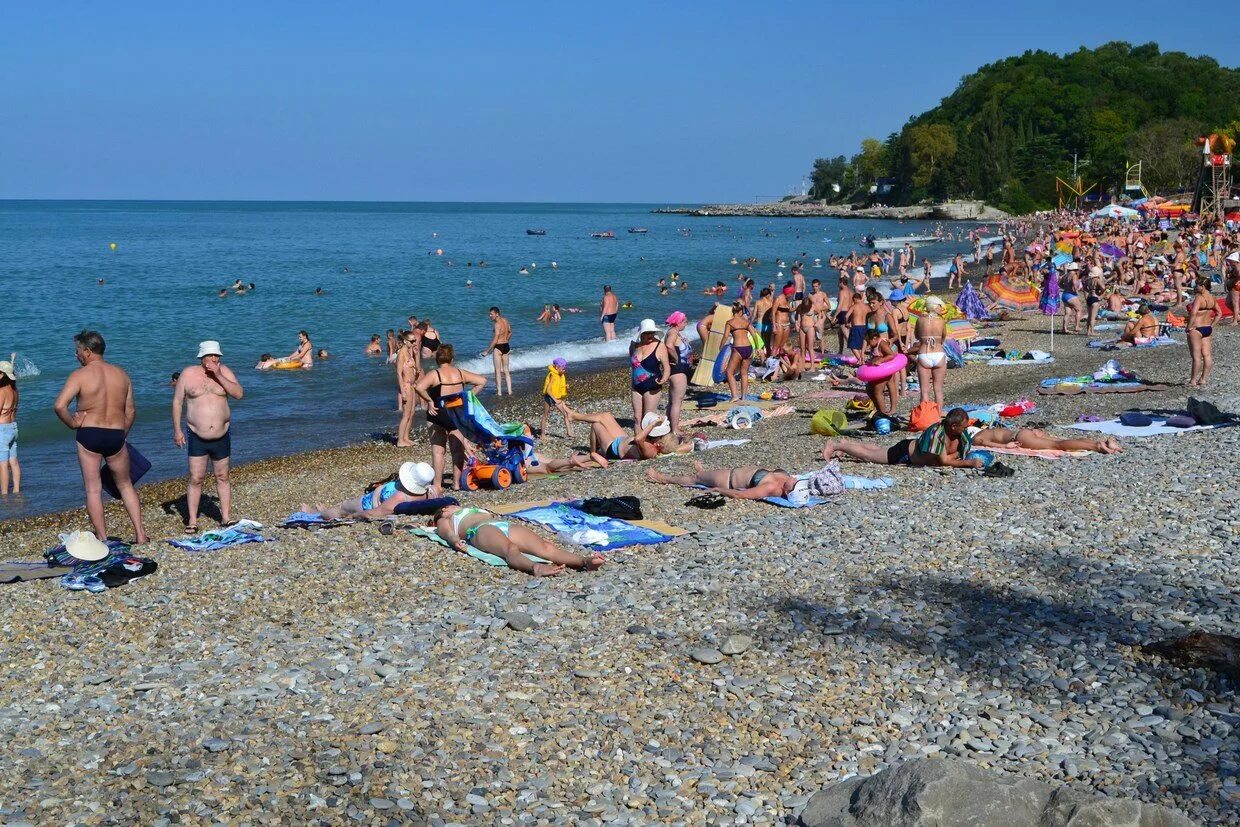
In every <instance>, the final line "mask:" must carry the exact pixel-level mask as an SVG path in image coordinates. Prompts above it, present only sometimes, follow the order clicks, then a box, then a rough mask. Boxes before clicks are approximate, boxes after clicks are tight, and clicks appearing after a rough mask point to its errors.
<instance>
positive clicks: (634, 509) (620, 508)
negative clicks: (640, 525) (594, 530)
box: [578, 496, 642, 520]
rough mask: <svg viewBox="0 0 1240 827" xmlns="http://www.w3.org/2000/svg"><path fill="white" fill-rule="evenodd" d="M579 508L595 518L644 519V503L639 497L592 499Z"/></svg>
mask: <svg viewBox="0 0 1240 827" xmlns="http://www.w3.org/2000/svg"><path fill="white" fill-rule="evenodd" d="M578 507H579V508H580V509H581V510H582V511H584V512H586V513H587V514H593V515H594V516H595V517H614V518H616V519H617V520H640V519H642V501H641V500H639V499H637V497H630V496H623V497H590V498H589V499H588V500H585V501H583V502H582V503H581V505H580V506H578Z"/></svg>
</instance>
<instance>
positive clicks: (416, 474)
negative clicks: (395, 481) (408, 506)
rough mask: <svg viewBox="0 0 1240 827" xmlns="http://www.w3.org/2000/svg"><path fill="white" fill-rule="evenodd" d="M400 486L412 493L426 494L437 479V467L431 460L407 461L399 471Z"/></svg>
mask: <svg viewBox="0 0 1240 827" xmlns="http://www.w3.org/2000/svg"><path fill="white" fill-rule="evenodd" d="M397 476H398V478H399V479H400V487H401V488H403V489H405V490H406V491H408V492H409V493H410V494H425V493H426V490H427V489H428V488H430V487H431V483H433V482H434V481H435V469H434V468H432V467H431V465H430V463H429V462H406V463H403V464H402V465H401V466H400V472H399V473H398V475H397Z"/></svg>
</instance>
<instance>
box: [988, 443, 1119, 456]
mask: <svg viewBox="0 0 1240 827" xmlns="http://www.w3.org/2000/svg"><path fill="white" fill-rule="evenodd" d="M986 450H987V451H992V452H994V453H996V454H1012V455H1013V456H1018V457H1037V458H1039V459H1068V458H1073V459H1083V458H1085V457H1094V456H1097V455H1098V454H1097V452H1096V451H1060V450H1058V449H1055V448H1021V447H1019V446H1017V447H1014V448H987V449H986Z"/></svg>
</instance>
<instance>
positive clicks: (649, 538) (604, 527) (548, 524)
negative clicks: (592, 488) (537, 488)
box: [510, 500, 672, 551]
mask: <svg viewBox="0 0 1240 827" xmlns="http://www.w3.org/2000/svg"><path fill="white" fill-rule="evenodd" d="M579 503H580V500H578V501H577V502H575V503H551V504H550V505H541V506H536V507H534V508H527V509H525V510H524V511H518V512H516V513H515V514H512V515H510V516H512V517H517V518H519V519H522V520H528V521H530V522H532V523H538V524H539V525H541V526H543V527H545V528H549V529H551V530H552V531H554V532H555V533H556V534H558V535H559V536H560V537H561V538H562V539H564V540H567V541H568V542H573V535H574V534H576V533H577V532H579V531H588V530H592V531H601V532H603V533H604V534H606V535H607V543H605V544H603V543H592V544H590V546H589V548H590V549H593V550H596V551H611V550H612V549H617V548H624V547H626V546H641V545H654V544H656V543H666V542H667V541H668V540H671V539H672V538H671V537H670V536H668V535H666V534H663V533H660V532H658V531H655V530H654V529H652V528H646V527H645V526H639V525H633V524H632V523H629V522H625V521H624V520H617V519H615V518H614V517H598V516H595V515H594V514H587V513H586V512H584V511H582V510H581V509H580V508H577V507H576V506H577V505H578V504H579Z"/></svg>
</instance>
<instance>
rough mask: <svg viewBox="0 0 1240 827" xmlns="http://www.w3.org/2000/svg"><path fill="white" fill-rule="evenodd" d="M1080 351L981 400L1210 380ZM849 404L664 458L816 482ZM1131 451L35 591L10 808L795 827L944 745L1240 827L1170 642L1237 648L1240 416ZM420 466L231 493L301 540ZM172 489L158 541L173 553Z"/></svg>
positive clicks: (1018, 335)
mask: <svg viewBox="0 0 1240 827" xmlns="http://www.w3.org/2000/svg"><path fill="white" fill-rule="evenodd" d="M1044 330H1045V321H1044V320H1043V319H1041V318H1040V317H1032V318H1030V319H1024V320H1018V321H1014V322H1011V323H1008V324H1006V325H1005V326H1004V327H1003V329H1002V330H1001V332H1000V335H1001V336H1002V337H1003V338H1004V341H1005V343H1009V344H1011V345H1013V346H1016V347H1031V346H1035V345H1042V346H1044V344H1045V342H1044V338H1045V334H1044V332H1043V331H1044ZM1216 335H1217V348H1218V351H1217V363H1216V378H1215V381H1214V387H1213V388H1211V389H1210V390H1209V391H1208V392H1206V393H1204V394H1202V395H1203V396H1206V397H1207V398H1210V399H1212V400H1214V401H1215V402H1216V403H1217V404H1219V406H1220V407H1222V408H1224V409H1225V410H1226V409H1231V410H1238V409H1240V372H1238V371H1237V369H1236V367H1235V365H1236V358H1237V345H1238V344H1240V337H1237V336H1236V334H1235V331H1233V330H1231V329H1230V328H1224V329H1222V330H1220V331H1219V333H1218V334H1216ZM1083 344H1084V338H1083V337H1059V336H1057V337H1056V354H1055V355H1056V359H1057V361H1056V364H1055V365H1053V366H1050V367H1048V368H1044V369H1035V368H1004V369H999V368H995V369H991V368H986V367H981V366H970V367H968V368H966V369H964V370H955V371H951V372H949V374H948V378H949V398H950V399H952V400H958V401H978V402H990V401H998V400H1000V399H1003V400H1005V401H1006V400H1010V399H1013V398H1015V397H1016V396H1019V395H1030V396H1031V398H1035V400H1036V401H1037V403H1038V405H1039V410H1038V411H1037V412H1036V413H1035V414H1033V415H1032V416H1030V417H1029V418H1030V419H1034V420H1044V421H1049V422H1056V423H1063V422H1069V421H1071V420H1072V419H1074V418H1075V417H1076V416H1077V415H1078V414H1080V413H1099V414H1106V413H1114V412H1116V411H1119V410H1123V409H1125V408H1127V407H1130V406H1144V407H1153V408H1173V407H1178V406H1181V405H1183V403H1184V400H1185V397H1186V395H1187V394H1186V391H1187V389H1186V388H1183V387H1177V388H1174V389H1173V390H1171V391H1166V392H1160V393H1151V394H1140V395H1137V396H1132V397H1126V398H1121V399H1116V398H1115V397H1086V396H1078V397H1045V398H1044V397H1033V389H1034V385H1035V384H1036V381H1037V379H1039V378H1041V377H1042V376H1045V375H1047V373H1050V372H1053V373H1061V374H1071V373H1080V372H1084V371H1085V370H1092V369H1095V368H1096V367H1097V366H1098V365H1099V364H1101V362H1102V361H1104V360H1105V358H1106V357H1107V356H1111V355H1115V354H1100V353H1098V352H1096V351H1086V350H1085V348H1084V346H1083ZM1118 358H1119V359H1120V360H1121V362H1122V363H1123V364H1124V365H1125V366H1126V367H1130V368H1132V369H1134V370H1137V371H1138V372H1139V373H1141V374H1142V375H1143V376H1145V377H1146V378H1148V379H1150V380H1153V381H1159V382H1177V381H1181V380H1182V378H1183V376H1184V374H1185V373H1186V371H1187V361H1188V354H1187V352H1186V351H1185V349H1184V348H1182V347H1181V348H1165V349H1160V350H1157V351H1150V352H1142V353H1120V354H1118ZM597 381H598V382H599V383H600V387H601V388H602V389H603V392H602V393H600V394H599V395H598V398H596V399H593V400H589V401H584V402H583V403H582V404H583V407H589V408H597V409H602V408H607V409H610V410H613V411H615V412H616V413H617V414H618V415H622V414H623V413H624V412H625V411H626V410H627V409H628V400H627V397H626V396H624V395H623V390H624V377H623V376H622V375H617V374H612V375H610V376H607V375H605V376H603V377H602V378H599V379H598V380H597ZM607 383H611V384H610V385H608V384H607ZM820 387H821V385H820V384H818V383H812V382H803V383H798V384H796V385H793V386H792V388H793V389H794V390H795V391H796V392H797V393H798V394H800V396H798V398H796V399H794V400H793V403H794V404H795V405H796V406H797V408H798V413H797V414H795V415H792V416H787V417H782V418H776V419H772V420H768V421H765V422H762V423H760V424H759V425H758V426H757V427H756V428H754V429H753V430H751V431H748V432H746V433H744V434H743V436H745V437H749V438H751V439H752V440H753V441H752V442H751V443H750V444H748V445H744V446H738V447H730V448H721V449H717V450H716V451H712V452H708V453H706V454H701V455H698V456H696V457H689V458H674V459H665V460H659V461H658V462H660V463H664V464H665V465H666V467H668V468H688V467H689V466H690V464H691V462H692V460H693V459H695V458H696V459H701V460H703V461H705V462H707V463H708V464H711V465H715V464H751V463H753V462H756V461H760V462H761V463H762V464H763V465H766V466H768V467H774V466H782V467H786V468H792V469H796V470H804V469H808V468H812V467H815V466H816V465H817V464H820V463H819V460H818V458H817V454H818V452H819V451H820V450H821V444H822V441H821V439H820V438H817V437H812V436H809V435H808V416H809V413H810V412H812V411H813V410H815V409H816V408H817V407H818V406H819V405H822V406H838V405H839V404H840V403H839V401H838V400H830V401H827V402H823V403H817V402H814V401H813V400H807V399H805V398H804V394H806V393H809V392H812V391H813V390H816V389H818V388H820ZM585 395H586V394H585V388H584V387H583V388H582V396H583V397H584V396H585ZM504 410H507V411H510V413H511V414H514V415H517V416H520V417H522V418H525V419H527V420H528V419H531V418H535V417H536V411H537V410H538V408H537V407H536V406H535V403H534V402H533V401H532V400H531V401H529V402H525V401H522V400H517V401H515V402H514V403H512V407H508V406H507V405H505V406H504ZM552 429H553V432H556V433H558V428H557V425H556V423H555V422H554V421H553V423H552ZM1061 433H1063V432H1061ZM863 438H867V439H882V438H879V437H872V436H867V437H863ZM547 443H548V445H547V450H548V451H549V452H550V453H552V454H556V455H558V454H561V453H563V451H564V450H565V442H564V440H563V439H561V438H558V437H554V438H551V439H549V440H547ZM884 444H885V443H884ZM1126 447H1127V449H1128V450H1127V451H1126V452H1125V453H1124V454H1122V455H1119V456H1115V457H1095V458H1090V459H1082V460H1064V461H1061V462H1048V461H1043V460H1035V459H1028V458H1023V457H1011V458H1010V459H1009V458H1005V460H1004V461H1005V462H1006V463H1009V464H1011V465H1012V466H1013V467H1014V468H1016V469H1017V474H1016V476H1014V477H1012V478H1009V479H1004V480H996V479H987V478H982V477H980V476H977V475H976V474H972V473H961V472H952V473H939V472H936V471H931V470H925V469H909V468H894V469H878V468H875V467H868V466H864V465H859V464H845V466H844V467H845V470H846V472H848V473H854V474H862V475H878V474H879V473H882V474H884V475H890V476H892V477H893V478H895V480H896V482H897V486H896V487H895V488H893V489H890V490H887V491H866V492H849V493H848V494H845V495H843V496H842V497H840V498H839V501H838V503H833V504H832V505H830V506H827V507H822V508H816V509H806V510H799V511H785V510H781V509H776V508H773V507H771V506H768V505H766V504H762V503H749V502H739V501H730V502H729V503H728V504H727V505H726V506H725V507H724V508H721V509H717V510H714V511H701V510H698V509H694V508H691V507H686V506H685V505H684V503H685V501H686V500H688V499H689V498H690V496H691V492H688V491H685V490H682V489H675V488H671V487H662V486H653V485H650V484H648V483H647V482H645V480H644V479H643V478H642V475H643V473H644V470H645V469H644V468H643V467H641V466H640V465H627V466H620V467H617V468H615V469H613V470H611V471H608V472H592V473H588V474H578V475H573V474H570V475H565V476H562V477H559V478H556V479H552V480H542V481H536V482H533V483H531V484H529V485H526V486H518V487H515V488H513V489H510V490H509V491H506V492H500V493H495V492H490V493H479V494H476V495H471V496H470V497H469V501H470V502H475V503H480V504H487V503H497V502H515V501H528V500H538V499H550V498H556V497H570V496H581V495H585V494H589V495H611V494H636V495H638V496H639V497H640V498H641V500H642V505H643V510H644V511H645V512H646V513H647V514H648V515H649V516H651V517H654V518H658V519H665V520H667V521H669V522H671V523H673V524H674V525H678V526H681V527H683V528H687V529H691V530H693V532H694V533H692V534H691V535H688V536H684V537H681V538H678V539H677V540H675V541H674V542H671V543H667V544H663V545H660V546H654V547H638V548H635V549H624V550H620V551H617V552H614V553H611V554H609V555H608V563H607V565H606V566H604V568H603V569H602V571H600V572H598V573H595V574H589V575H586V574H570V575H566V576H564V577H561V578H556V579H552V580H545V581H543V580H535V579H531V578H527V577H524V576H522V575H519V574H516V573H514V572H511V571H508V570H505V569H493V568H491V567H488V566H483V565H481V564H478V563H476V562H474V561H472V560H469V559H467V558H464V557H462V556H460V555H457V554H454V553H452V552H448V551H443V550H441V549H438V548H436V547H433V546H431V545H429V544H427V543H423V542H420V541H416V540H414V539H412V538H410V537H409V536H408V535H407V534H404V533H402V532H397V533H396V534H395V535H393V536H391V537H385V536H383V535H380V534H379V532H378V531H377V529H376V528H375V527H374V526H367V525H357V526H349V527H344V528H339V529H333V530H330V531H325V532H320V533H311V532H296V531H287V532H282V531H272V532H271V534H272V535H273V536H276V537H278V540H277V542H275V543H271V544H267V545H261V546H260V545H256V546H241V547H238V548H235V549H226V550H224V551H221V552H216V553H213V554H207V555H193V556H191V555H187V554H185V553H183V552H179V551H176V550H174V549H172V548H171V547H168V546H166V545H163V546H158V545H152V546H148V547H144V548H142V549H140V551H141V552H142V553H144V554H149V555H150V556H153V557H155V558H156V559H158V561H159V562H160V570H159V571H158V572H157V573H156V574H155V575H153V576H151V577H149V578H144V579H142V580H138V581H135V582H133V583H131V584H130V585H128V586H125V587H124V588H121V589H118V590H113V591H111V592H108V593H106V594H104V595H89V594H76V593H68V592H65V591H63V590H61V589H60V588H59V587H58V586H57V584H56V583H55V581H43V582H35V583H26V584H16V585H10V586H6V587H4V595H5V597H6V600H5V602H4V604H3V608H2V609H0V623H2V625H3V629H4V634H5V641H6V646H5V665H6V686H5V691H4V692H3V694H2V695H0V736H2V741H0V743H2V744H3V746H2V747H0V754H3V755H4V757H5V759H6V762H7V766H8V767H9V770H10V771H9V772H8V773H5V775H4V777H3V780H0V821H6V822H18V823H21V822H23V821H24V822H27V823H31V824H41V823H87V824H94V823H99V824H111V823H115V824H121V823H124V824H130V823H143V824H163V823H175V822H183V823H202V822H211V821H216V822H220V823H224V822H227V823H244V822H249V823H253V824H263V823H283V822H291V823H322V824H337V823H342V822H356V823H363V824H372V823H381V824H387V823H392V822H395V823H423V822H425V823H430V824H478V823H486V824H492V823H495V824H502V823H510V824H538V823H547V824H596V825H602V824H608V823H633V824H707V823H711V824H737V823H743V824H785V823H792V822H794V821H795V820H796V818H797V817H798V816H799V814H800V813H801V811H802V810H803V809H804V808H805V806H806V804H807V802H808V801H809V800H810V797H811V796H812V795H814V794H815V793H817V792H818V791H820V790H822V789H823V788H824V787H825V786H827V785H828V784H830V783H832V782H836V781H840V780H843V779H847V778H849V777H853V776H868V775H872V774H874V773H876V772H878V771H880V770H882V769H884V768H886V767H889V766H894V765H897V764H900V763H902V762H903V761H906V760H908V759H910V758H918V757H933V756H942V757H952V758H960V759H964V760H967V761H969V762H971V763H973V764H976V765H978V766H980V767H982V768H985V769H989V770H994V771H997V772H1001V773H1004V774H1006V775H1010V776H1021V777H1026V778H1030V779H1035V780H1037V781H1039V782H1044V783H1049V784H1054V785H1056V786H1061V785H1065V786H1067V787H1068V788H1070V789H1072V790H1074V791H1077V792H1082V793H1101V794H1106V795H1113V796H1116V797H1123V798H1133V799H1137V800H1140V801H1143V802H1148V803H1154V804H1159V805H1162V806H1167V807H1172V808H1176V809H1179V810H1182V811H1183V812H1185V813H1186V814H1188V815H1189V816H1190V817H1191V818H1193V819H1194V820H1195V821H1198V822H1200V823H1203V824H1228V823H1235V822H1236V820H1237V813H1238V812H1240V781H1238V780H1237V779H1240V739H1238V738H1237V737H1236V732H1235V729H1236V727H1237V726H1240V705H1238V703H1237V701H1236V695H1235V686H1234V683H1232V682H1231V681H1230V680H1229V679H1228V678H1226V677H1225V676H1223V675H1220V674H1219V673H1216V672H1212V671H1209V670H1207V669H1203V668H1182V667H1180V666H1177V665H1175V664H1173V663H1170V662H1168V661H1165V660H1163V659H1161V658H1159V657H1157V656H1154V655H1151V654H1149V653H1147V652H1146V651H1144V650H1143V648H1142V647H1143V646H1144V645H1146V644H1148V643H1151V642H1154V641H1157V640H1162V639H1167V638H1172V637H1176V636H1178V635H1181V634H1184V633H1187V632H1189V631H1194V630H1201V631H1206V632H1213V633H1218V634H1231V635H1236V634H1237V628H1236V624H1237V618H1238V617H1240V611H1238V610H1240V606H1238V605H1237V598H1236V595H1237V593H1238V592H1240V582H1238V572H1240V567H1238V566H1237V562H1240V518H1238V517H1236V516H1235V511H1234V508H1233V507H1232V506H1231V501H1232V499H1233V498H1234V491H1235V490H1236V484H1237V473H1236V471H1235V470H1234V467H1233V466H1234V464H1233V463H1232V462H1231V461H1230V459H1229V458H1230V457H1231V456H1232V455H1233V454H1234V453H1235V452H1236V450H1237V449H1238V448H1240V428H1230V429H1220V430H1218V431H1212V432H1201V433H1190V434H1186V435H1183V436H1178V437H1166V438H1158V439H1152V440H1140V441H1138V440H1133V441H1128V442H1127V443H1126ZM407 453H408V452H404V451H398V450H397V449H396V448H395V447H394V446H391V445H387V444H373V445H364V446H357V447H354V448H349V449H340V450H333V451H322V452H315V453H314V454H310V455H302V456H299V457H293V458H286V459H284V460H273V461H270V462H269V463H262V464H258V467H254V468H251V469H247V470H245V471H243V472H239V473H237V474H236V475H235V476H234V480H235V482H234V484H235V487H236V493H235V499H236V502H237V504H238V512H239V514H241V515H243V516H250V517H254V518H256V519H259V520H261V521H263V522H264V523H268V524H271V523H273V522H274V521H276V520H277V519H278V518H280V517H282V516H284V515H286V514H287V513H289V512H290V511H291V510H293V509H294V508H296V506H297V505H298V504H299V503H300V502H302V501H308V502H316V501H323V502H325V501H336V500H339V499H341V498H343V497H344V496H346V495H347V494H349V493H350V492H353V491H356V490H358V489H359V487H360V486H361V485H362V484H364V483H365V482H366V481H368V480H373V479H378V478H380V477H382V476H386V475H387V474H388V473H390V472H391V468H392V466H393V465H394V463H395V462H397V461H398V460H400V459H403V458H406V455H407ZM160 491H161V496H162V497H163V498H164V499H171V498H172V497H173V496H176V495H179V493H180V492H179V491H176V490H175V488H174V486H172V485H170V486H169V488H168V489H167V490H166V491H165V490H164V489H160ZM144 493H145V489H144ZM159 501H163V500H161V499H160V497H154V498H149V499H148V503H150V504H151V505H150V507H149V508H148V512H147V513H148V514H149V515H150V518H151V530H152V533H153V535H154V536H171V535H173V534H174V533H175V532H176V531H177V528H178V526H179V521H178V520H177V518H176V517H175V516H173V515H169V514H164V513H163V512H162V511H160V509H159V507H158V502H159ZM109 519H110V520H117V519H120V515H119V514H114V512H113V511H110V512H109ZM410 522H411V523H412V520H411V521H410ZM84 524H85V520H84V517H83V515H82V514H81V513H80V512H79V513H76V514H70V515H56V516H55V517H54V518H49V519H47V520H42V518H35V520H34V521H27V522H24V523H23V524H21V525H18V526H10V525H6V526H5V527H4V530H3V535H2V536H3V542H4V548H5V556H6V557H9V558H27V559H33V558H37V557H38V555H39V553H40V552H41V551H42V550H43V548H45V547H46V546H47V545H50V544H51V543H52V542H54V530H53V529H54V527H56V526H61V525H63V526H71V527H82V526H83V525H84ZM209 524H210V523H209V522H208V525H209ZM112 525H116V526H119V525H122V523H118V522H113V523H112ZM746 639H748V643H749V645H747V646H745V645H744V644H745V643H746ZM734 649H738V650H740V651H738V652H737V653H736V654H725V652H729V651H731V650H734ZM698 650H710V651H711V652H712V653H718V661H717V662H715V663H702V662H700V661H699V660H697V659H695V658H694V656H693V653H694V652H697V651H698ZM713 658H714V655H713V654H712V655H711V656H710V657H709V658H708V660H709V659H713Z"/></svg>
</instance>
